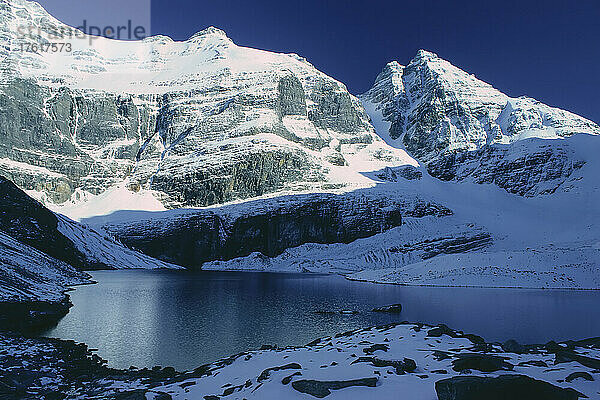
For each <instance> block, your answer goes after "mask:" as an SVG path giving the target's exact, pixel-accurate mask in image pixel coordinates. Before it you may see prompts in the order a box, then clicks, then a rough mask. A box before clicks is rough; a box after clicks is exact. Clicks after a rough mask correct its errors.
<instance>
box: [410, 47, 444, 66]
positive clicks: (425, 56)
mask: <svg viewBox="0 0 600 400" xmlns="http://www.w3.org/2000/svg"><path fill="white" fill-rule="evenodd" d="M436 58H439V57H438V55H437V54H435V53H433V52H431V51H427V50H423V49H420V50H419V51H417V54H416V55H415V57H414V58H413V59H412V61H411V63H413V62H417V61H429V60H434V59H436Z"/></svg>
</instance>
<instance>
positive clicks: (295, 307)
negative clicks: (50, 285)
mask: <svg viewBox="0 0 600 400" xmlns="http://www.w3.org/2000/svg"><path fill="white" fill-rule="evenodd" d="M92 275H93V276H94V278H95V279H96V280H97V281H98V282H99V283H98V284H97V285H91V286H83V287H80V288H78V289H77V290H75V291H74V292H72V293H71V298H72V301H73V303H74V307H73V308H72V309H71V311H70V313H69V314H68V315H67V316H66V317H65V318H63V320H61V321H60V323H59V324H58V326H57V327H56V328H54V329H52V330H51V331H50V332H48V333H47V336H51V337H59V338H63V339H74V340H77V341H81V342H85V343H87V344H88V345H89V346H90V347H92V348H97V349H99V351H98V353H99V354H100V355H101V356H102V357H103V358H106V359H108V360H109V364H110V365H111V366H114V367H117V368H127V367H129V366H130V365H135V366H138V367H145V366H146V367H152V366H154V365H163V366H166V365H171V366H174V367H176V368H178V369H180V370H183V369H190V368H194V367H197V366H198V365H201V364H203V363H206V362H210V361H214V360H216V359H218V358H221V357H225V356H228V355H231V354H234V353H238V352H241V351H245V350H249V349H256V348H259V347H260V346H261V345H263V344H278V345H280V346H287V345H302V344H305V343H308V342H310V341H312V340H313V339H315V338H317V337H321V336H328V335H333V334H335V333H338V332H343V331H347V330H351V329H356V328H361V327H368V326H372V325H378V324H385V323H389V322H400V321H403V320H409V321H419V322H425V323H445V324H447V325H449V326H451V327H454V328H457V329H462V330H464V331H467V332H472V333H477V334H479V335H481V336H483V337H485V338H486V339H487V340H499V341H503V340H506V339H509V338H516V339H518V340H519V341H521V342H524V343H541V342H546V341H548V340H550V339H578V338H584V337H591V336H598V335H600V307H598V306H600V292H597V291H593V292H592V291H549V290H513V289H467V288H426V287H401V286H392V285H373V284H367V283H360V282H350V281H347V280H345V279H343V278H341V277H338V276H328V275H311V274H265V273H236V272H195V273H191V272H182V271H99V272H94V273H93V274H92ZM393 303H402V305H403V311H402V313H401V314H400V315H388V314H381V313H372V312H370V310H371V309H372V308H373V307H377V306H382V305H387V304H393ZM341 309H354V310H357V311H360V313H359V314H356V315H335V314H334V315H323V314H317V313H315V311H321V310H341Z"/></svg>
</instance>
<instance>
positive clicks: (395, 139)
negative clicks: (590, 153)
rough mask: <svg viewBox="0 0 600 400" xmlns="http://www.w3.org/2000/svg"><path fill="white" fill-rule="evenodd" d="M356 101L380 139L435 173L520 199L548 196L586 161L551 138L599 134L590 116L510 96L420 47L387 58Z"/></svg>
mask: <svg viewBox="0 0 600 400" xmlns="http://www.w3.org/2000/svg"><path fill="white" fill-rule="evenodd" d="M360 99H361V101H362V102H363V105H364V107H365V109H366V110H367V112H368V113H369V114H370V115H371V117H372V119H373V120H374V121H375V122H374V124H375V127H376V128H377V130H378V133H379V134H380V136H382V137H383V138H384V140H386V142H387V143H388V144H390V145H392V146H395V147H398V148H402V149H404V148H406V149H407V150H408V151H409V153H410V154H411V155H413V156H415V157H417V158H418V159H419V160H420V161H422V162H424V163H425V164H426V165H427V167H428V172H429V173H430V174H431V175H433V176H435V177H436V178H439V179H443V180H457V181H463V180H467V179H473V180H475V181H476V182H477V183H494V184H496V185H498V186H500V187H502V188H504V189H506V190H507V191H509V192H511V193H517V194H519V195H524V196H535V195H539V194H549V193H554V192H555V191H556V190H557V189H558V188H559V187H561V185H562V184H563V183H564V182H565V180H567V179H568V178H569V177H571V175H572V174H573V172H575V171H577V170H578V169H579V168H580V167H581V165H583V164H584V163H585V162H586V161H587V160H585V159H582V158H580V157H578V155H576V154H572V152H571V149H570V148H569V143H564V142H562V141H561V140H557V139H563V138H568V137H572V136H575V135H578V134H587V135H593V136H596V137H597V135H598V134H600V127H599V126H598V125H597V124H595V123H594V122H592V121H589V120H587V119H585V118H582V117H580V116H578V115H575V114H573V113H570V112H568V111H564V110H561V109H558V108H553V107H549V106H547V105H545V104H542V103H540V102H538V101H536V100H534V99H531V98H527V97H519V98H510V97H508V96H506V95H505V94H503V93H501V92H500V91H498V90H496V89H494V88H493V87H492V86H491V85H489V84H487V83H485V82H482V81H480V80H478V79H477V78H475V76H473V75H471V74H469V73H467V72H465V71H462V70H460V69H459V68H457V67H455V66H453V65H452V64H450V63H449V62H448V61H445V60H443V59H441V58H439V57H438V56H437V55H436V54H434V53H430V52H427V51H424V50H420V51H419V52H418V53H417V55H416V56H415V58H413V59H412V60H411V62H410V63H409V64H408V65H407V66H401V65H400V64H398V63H397V62H395V61H394V62H391V63H389V64H388V65H387V66H386V67H385V68H384V70H383V71H382V72H381V74H380V75H379V76H378V77H377V79H376V81H375V84H374V86H373V87H372V88H371V89H370V90H369V91H368V92H366V93H365V94H363V95H361V96H360ZM534 139H537V140H534ZM523 141H527V143H522V142H523ZM544 141H545V143H542V142H544Z"/></svg>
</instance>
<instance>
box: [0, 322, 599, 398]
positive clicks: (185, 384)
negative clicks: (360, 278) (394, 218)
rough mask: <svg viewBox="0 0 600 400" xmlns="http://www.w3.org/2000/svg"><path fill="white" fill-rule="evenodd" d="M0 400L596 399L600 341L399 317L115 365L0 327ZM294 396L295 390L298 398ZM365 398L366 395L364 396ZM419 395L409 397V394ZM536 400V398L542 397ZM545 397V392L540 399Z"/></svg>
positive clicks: (81, 347) (66, 344) (69, 345)
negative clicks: (191, 356) (145, 363)
mask: <svg viewBox="0 0 600 400" xmlns="http://www.w3.org/2000/svg"><path fill="white" fill-rule="evenodd" d="M0 349H1V350H0V366H2V368H1V369H0V370H2V372H1V373H0V397H2V398H3V399H7V400H12V399H15V400H16V399H39V398H43V399H86V398H103V399H115V400H124V399H131V400H134V399H149V398H151V399H160V400H167V399H210V400H216V399H233V398H246V399H250V398H257V399H260V398H266V397H268V398H271V397H272V396H275V397H273V398H288V397H290V396H292V397H294V396H295V397H297V396H298V394H301V393H303V394H304V396H305V398H307V399H310V398H325V397H326V398H328V399H333V398H340V399H342V398H343V399H354V398H357V399H358V398H364V396H368V395H370V393H371V394H372V395H374V396H376V397H377V398H396V396H397V395H398V393H400V392H403V393H406V394H407V396H408V398H432V399H433V398H436V397H434V396H436V395H437V398H438V399H439V400H469V399H475V398H486V399H496V398H497V399H500V398H501V397H498V396H500V393H511V398H514V399H526V398H527V399H533V398H545V399H566V400H569V399H573V400H576V399H578V398H585V397H586V396H587V397H589V398H595V397H597V396H598V395H600V386H598V383H597V382H598V380H600V338H593V339H587V340H582V341H566V342H563V343H556V342H549V343H547V344H544V345H521V344H519V343H517V342H516V341H514V340H513V341H508V342H505V343H487V342H485V340H484V339H483V338H481V337H479V336H477V335H472V334H464V333H463V332H461V331H456V330H453V329H450V328H448V327H446V326H445V325H439V326H435V327H434V326H428V325H424V324H411V323H400V324H390V325H386V326H380V327H373V328H368V329H361V330H356V331H351V332H345V333H340V334H338V335H336V336H335V337H328V338H321V339H317V340H315V341H313V342H311V343H309V344H308V345H306V346H300V347H287V348H277V347H274V346H264V347H263V348H261V349H260V350H256V351H248V352H244V353H241V354H237V355H234V356H231V357H228V358H225V359H222V360H219V361H216V362H214V363H211V364H206V365H202V366H200V367H198V368H196V369H195V370H193V371H188V372H178V371H176V370H175V369H173V368H171V367H164V368H163V367H159V366H157V367H154V368H152V369H147V368H144V369H138V368H134V367H131V368H130V369H128V370H117V369H113V368H109V367H107V366H106V361H105V360H102V359H101V358H100V357H99V356H97V355H96V354H94V353H93V351H92V350H90V349H89V348H88V347H87V346H86V345H85V344H77V343H75V342H73V341H64V340H58V339H47V338H31V337H23V336H18V335H10V334H2V333H0ZM294 393H295V395H294ZM361 396H362V397H361ZM411 396H412V397H411ZM536 396H538V397H536ZM540 396H542V397H540Z"/></svg>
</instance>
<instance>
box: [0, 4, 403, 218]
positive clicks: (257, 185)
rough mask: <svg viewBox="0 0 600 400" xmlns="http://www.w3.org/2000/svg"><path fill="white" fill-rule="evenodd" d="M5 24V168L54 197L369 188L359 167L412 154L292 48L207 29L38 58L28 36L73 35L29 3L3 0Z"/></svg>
mask: <svg viewBox="0 0 600 400" xmlns="http://www.w3.org/2000/svg"><path fill="white" fill-rule="evenodd" d="M0 21H2V27H3V30H4V32H3V34H2V35H0V41H1V42H0V44H1V46H0V47H2V51H3V52H4V55H3V57H4V61H3V66H4V68H3V72H2V74H3V75H2V82H3V84H2V85H1V86H0V105H1V107H0V136H2V137H5V138H6V140H3V141H2V143H1V144H0V159H2V161H1V162H0V171H2V172H3V173H5V174H6V175H7V176H9V177H10V178H11V179H12V180H13V181H15V182H16V183H17V184H18V185H20V186H21V187H23V188H25V189H27V190H31V191H37V192H39V196H40V198H41V197H43V196H44V195H45V198H46V199H47V200H48V201H51V202H56V203H63V202H65V201H67V200H70V199H74V200H75V201H77V198H87V197H89V196H87V195H86V194H85V192H89V193H92V194H95V195H98V194H100V193H102V192H104V191H105V190H107V189H108V188H110V187H112V186H115V185H121V186H122V187H126V188H128V189H129V190H131V191H134V192H137V191H140V190H142V191H148V192H149V193H151V194H152V195H154V196H156V197H157V198H158V200H160V201H161V202H162V203H163V204H164V205H166V206H169V207H178V206H183V205H185V206H201V205H210V204H215V203H223V202H226V201H231V200H235V199H243V198H250V197H256V196H260V195H263V194H265V193H272V192H281V191H294V192H298V191H307V190H311V191H314V190H331V189H336V188H337V189H340V188H346V189H354V188H357V187H365V186H369V185H373V182H372V181H371V180H369V179H367V178H365V177H364V176H363V175H362V174H361V172H369V171H374V170H378V169H381V168H383V167H385V166H389V165H392V166H394V165H402V164H405V163H406V162H409V161H410V157H408V156H407V155H406V153H405V152H403V151H401V150H398V149H394V148H391V147H389V146H386V144H385V143H384V142H383V141H382V140H381V139H380V138H379V137H378V136H377V135H376V134H375V132H374V129H373V127H372V126H371V125H370V123H369V120H368V116H367V115H366V114H365V112H364V110H363V108H362V107H361V105H360V103H359V101H358V100H357V99H356V98H355V97H354V96H352V95H350V94H349V93H348V91H347V90H346V88H345V86H344V85H343V84H341V83H340V82H337V81H335V80H334V79H332V78H330V77H328V76H326V75H325V74H323V73H321V72H320V71H318V70H317V69H316V68H314V67H313V66H312V65H311V64H309V63H308V62H307V61H306V60H304V59H303V58H301V57H299V56H297V55H295V54H277V53H271V52H267V51H261V50H256V49H250V48H245V47H240V46H237V45H235V44H234V43H233V42H232V41H231V39H229V38H228V37H227V36H226V34H225V33H224V32H222V31H220V30H219V29H216V28H212V27H211V28H208V29H205V30H203V31H201V32H199V33H197V34H195V35H194V36H192V37H191V38H190V39H189V40H187V41H184V42H174V41H172V40H171V39H169V38H166V37H152V38H148V39H146V40H144V41H138V42H121V41H115V40H109V39H105V38H93V39H92V38H89V37H86V38H81V37H80V38H64V39H61V42H68V43H70V44H71V45H72V51H71V52H66V51H63V52H56V53H52V52H49V53H45V52H40V53H39V54H33V53H27V52H22V51H21V50H20V49H21V48H20V46H21V44H22V43H47V42H52V39H51V38H50V36H49V35H50V32H52V31H56V30H61V31H65V30H66V31H68V32H71V33H73V34H74V31H72V30H69V28H68V27H66V26H65V25H63V24H61V23H60V22H59V21H57V20H55V19H54V18H52V17H51V16H50V15H48V14H47V13H46V12H45V11H44V10H43V9H42V8H41V7H40V6H38V5H37V4H36V3H33V2H29V1H26V0H0ZM19 26H25V27H33V28H34V29H33V32H34V33H35V34H34V35H33V37H26V38H20V37H19V36H18V34H17V32H18V30H17V28H18V27H19ZM24 132H26V133H24ZM34 138H37V140H34ZM23 164H26V165H30V166H31V165H34V166H35V167H34V168H33V167H25V168H23ZM78 189H80V190H79V191H78ZM82 193H83V194H84V195H83V196H81V194H82ZM74 195H75V196H74ZM96 200H102V199H101V198H96Z"/></svg>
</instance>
